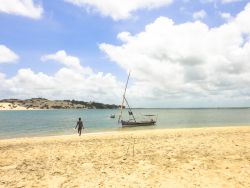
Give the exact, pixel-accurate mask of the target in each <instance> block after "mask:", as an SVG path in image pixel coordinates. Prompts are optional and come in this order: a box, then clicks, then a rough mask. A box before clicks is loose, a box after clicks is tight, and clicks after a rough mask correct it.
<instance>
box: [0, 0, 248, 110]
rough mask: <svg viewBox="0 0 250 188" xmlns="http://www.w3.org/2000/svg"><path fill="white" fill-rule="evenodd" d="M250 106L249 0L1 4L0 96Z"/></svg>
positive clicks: (6, 0) (24, 0)
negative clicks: (126, 85) (127, 81)
mask: <svg viewBox="0 0 250 188" xmlns="http://www.w3.org/2000/svg"><path fill="white" fill-rule="evenodd" d="M129 71H131V78H130V80H129V85H128V90H127V94H126V97H127V99H128V101H129V103H130V105H131V106H132V107H156V108H180V107H186V108H192V107H196V108H197V107H249V106H250V1H249V0H196V1H194V0H193V1H192V0H127V1H121V0H105V1H103V0H53V1H51V0H0V99H4V98H20V99H27V98H31V97H44V98H48V99H70V100H72V99H75V100H84V101H98V102H103V103H112V104H113V103H114V104H120V103H121V100H122V95H123V91H124V86H125V82H126V79H127V75H128V72H129Z"/></svg>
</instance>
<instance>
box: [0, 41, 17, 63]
mask: <svg viewBox="0 0 250 188" xmlns="http://www.w3.org/2000/svg"><path fill="white" fill-rule="evenodd" d="M18 58H19V57H18V55H17V54H15V52H13V51H12V50H10V49H9V48H7V47H6V46H5V45H0V64H1V63H13V62H16V61H17V60H18Z"/></svg>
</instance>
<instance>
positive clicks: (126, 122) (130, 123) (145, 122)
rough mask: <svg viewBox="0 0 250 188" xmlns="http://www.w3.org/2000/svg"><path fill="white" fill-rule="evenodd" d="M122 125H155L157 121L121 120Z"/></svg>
mask: <svg viewBox="0 0 250 188" xmlns="http://www.w3.org/2000/svg"><path fill="white" fill-rule="evenodd" d="M121 123H122V127H138V126H151V125H155V123H156V121H136V122H135V121H124V120H121Z"/></svg>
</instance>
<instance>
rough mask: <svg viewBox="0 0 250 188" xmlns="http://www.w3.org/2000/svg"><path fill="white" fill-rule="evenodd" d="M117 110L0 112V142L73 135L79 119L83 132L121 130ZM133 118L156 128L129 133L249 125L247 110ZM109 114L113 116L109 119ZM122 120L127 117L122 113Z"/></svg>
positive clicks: (145, 111)
mask: <svg viewBox="0 0 250 188" xmlns="http://www.w3.org/2000/svg"><path fill="white" fill-rule="evenodd" d="M118 112H119V111H118V110H99V109H82V110H72V109H70V110H32V111H0V138H14V137H30V136H45V135H62V134H73V133H76V131H75V130H74V127H75V124H76V121H77V119H78V117H81V118H83V121H84V126H85V128H86V129H85V132H104V131H112V130H127V129H131V128H126V129H122V128H121V125H119V124H118V123H117V117H118ZM133 112H134V114H135V115H136V118H137V119H139V120H142V119H144V118H145V116H143V115H145V114H156V115H157V125H156V126H150V127H139V128H132V129H159V128H161V129H162V128H190V127H214V126H241V125H250V109H232V108H228V109H134V110H133ZM110 114H116V118H115V119H111V118H110V117H109V116H110ZM124 114H125V117H124V118H127V115H126V114H127V113H126V112H125V111H124Z"/></svg>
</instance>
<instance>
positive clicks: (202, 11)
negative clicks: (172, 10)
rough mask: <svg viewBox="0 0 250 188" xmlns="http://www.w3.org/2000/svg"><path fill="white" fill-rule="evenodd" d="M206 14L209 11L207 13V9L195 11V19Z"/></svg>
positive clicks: (201, 17)
mask: <svg viewBox="0 0 250 188" xmlns="http://www.w3.org/2000/svg"><path fill="white" fill-rule="evenodd" d="M206 16H207V13H206V11H205V10H200V11H197V12H194V13H193V19H195V20H200V19H203V18H205V17H206Z"/></svg>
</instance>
